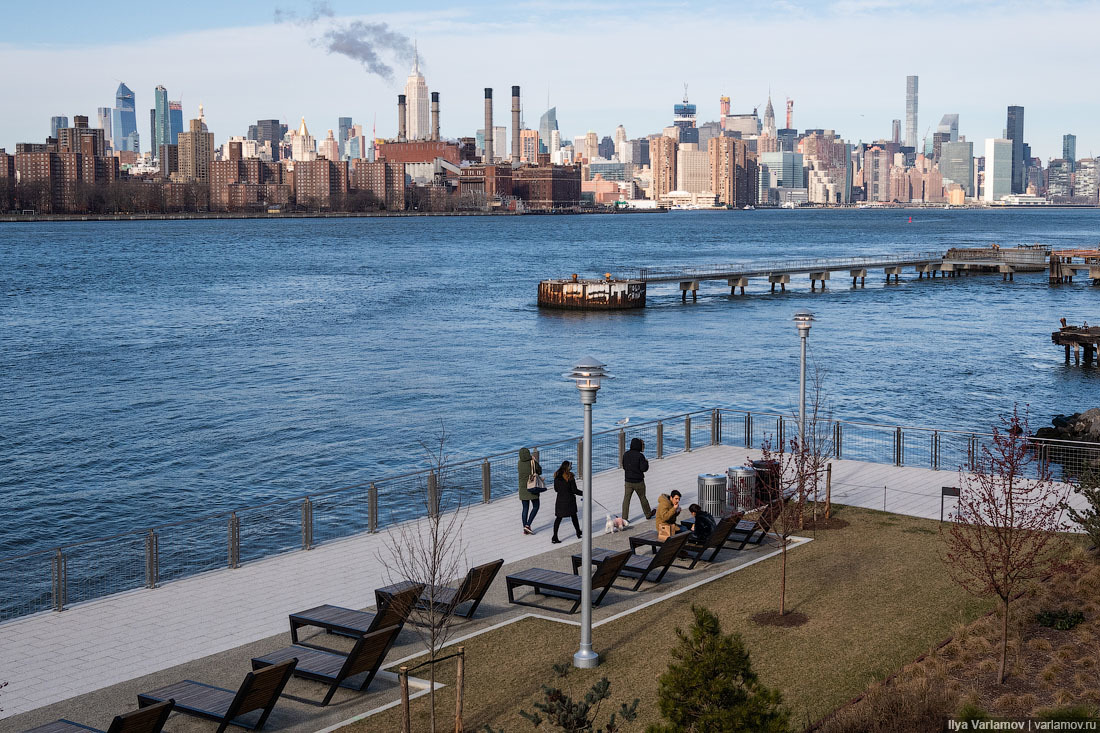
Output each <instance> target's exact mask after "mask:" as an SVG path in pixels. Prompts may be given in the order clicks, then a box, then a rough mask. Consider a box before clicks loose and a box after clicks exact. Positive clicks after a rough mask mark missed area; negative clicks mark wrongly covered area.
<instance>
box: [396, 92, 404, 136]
mask: <svg viewBox="0 0 1100 733" xmlns="http://www.w3.org/2000/svg"><path fill="white" fill-rule="evenodd" d="M397 142H399V143H403V142H405V95H404V94H398V95H397Z"/></svg>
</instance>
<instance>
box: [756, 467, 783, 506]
mask: <svg viewBox="0 0 1100 733" xmlns="http://www.w3.org/2000/svg"><path fill="white" fill-rule="evenodd" d="M752 467H753V469H755V470H756V501H757V503H759V504H770V503H771V502H772V501H773V500H775V499H778V498H779V461H753V462H752Z"/></svg>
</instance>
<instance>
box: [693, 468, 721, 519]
mask: <svg viewBox="0 0 1100 733" xmlns="http://www.w3.org/2000/svg"><path fill="white" fill-rule="evenodd" d="M699 506H701V507H703V511H705V512H708V513H709V514H710V515H711V516H712V517H721V516H722V515H724V514H725V513H726V476H725V474H722V473H701V474H699Z"/></svg>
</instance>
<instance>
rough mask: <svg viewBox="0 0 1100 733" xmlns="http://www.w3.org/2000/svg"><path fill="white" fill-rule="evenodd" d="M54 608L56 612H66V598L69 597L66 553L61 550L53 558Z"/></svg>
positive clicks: (58, 549)
mask: <svg viewBox="0 0 1100 733" xmlns="http://www.w3.org/2000/svg"><path fill="white" fill-rule="evenodd" d="M51 564H52V570H53V608H54V610H55V611H64V610H65V601H66V596H67V595H68V580H69V579H68V564H67V561H66V560H65V553H63V552H62V551H61V548H60V547H59V548H57V552H56V553H55V554H54V556H53V563H51Z"/></svg>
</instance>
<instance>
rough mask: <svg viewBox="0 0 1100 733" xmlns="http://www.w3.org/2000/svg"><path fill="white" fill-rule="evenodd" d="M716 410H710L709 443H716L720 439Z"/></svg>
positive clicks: (719, 441)
mask: <svg viewBox="0 0 1100 733" xmlns="http://www.w3.org/2000/svg"><path fill="white" fill-rule="evenodd" d="M718 419H719V418H718V410H711V411H710V444H711V445H718V444H719V443H721V442H722V440H721V434H720V433H721V427H720V426H719V424H718Z"/></svg>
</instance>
